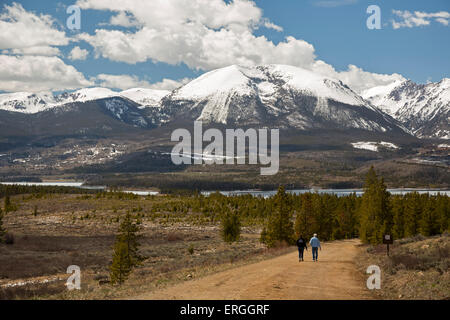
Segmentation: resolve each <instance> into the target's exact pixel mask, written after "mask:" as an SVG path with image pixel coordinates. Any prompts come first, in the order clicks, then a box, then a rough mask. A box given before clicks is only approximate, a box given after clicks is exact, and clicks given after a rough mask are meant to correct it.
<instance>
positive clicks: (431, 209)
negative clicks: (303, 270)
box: [419, 195, 440, 237]
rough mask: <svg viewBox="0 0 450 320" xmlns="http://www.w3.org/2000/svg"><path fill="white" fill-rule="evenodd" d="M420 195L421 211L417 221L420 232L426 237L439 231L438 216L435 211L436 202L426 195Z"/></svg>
mask: <svg viewBox="0 0 450 320" xmlns="http://www.w3.org/2000/svg"><path fill="white" fill-rule="evenodd" d="M425 196H426V197H422V199H423V200H422V201H423V202H425V204H424V205H423V211H422V215H421V218H420V222H419V229H420V233H421V234H422V235H424V236H426V237H428V236H432V235H435V234H438V233H439V231H440V225H439V216H438V214H437V212H436V202H435V201H434V199H433V198H430V197H429V196H428V195H425Z"/></svg>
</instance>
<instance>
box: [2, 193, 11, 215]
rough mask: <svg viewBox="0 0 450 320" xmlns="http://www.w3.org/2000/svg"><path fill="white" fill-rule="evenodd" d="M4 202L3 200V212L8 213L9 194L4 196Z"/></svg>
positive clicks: (9, 208)
mask: <svg viewBox="0 0 450 320" xmlns="http://www.w3.org/2000/svg"><path fill="white" fill-rule="evenodd" d="M4 202H5V204H4V210H5V213H8V212H9V211H11V199H10V197H9V195H6V196H5V200H4Z"/></svg>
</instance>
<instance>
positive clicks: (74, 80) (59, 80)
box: [0, 55, 93, 92]
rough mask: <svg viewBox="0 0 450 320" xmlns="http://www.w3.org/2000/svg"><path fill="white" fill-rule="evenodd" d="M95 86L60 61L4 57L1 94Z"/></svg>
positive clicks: (0, 66) (1, 60) (0, 58)
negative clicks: (3, 92)
mask: <svg viewBox="0 0 450 320" xmlns="http://www.w3.org/2000/svg"><path fill="white" fill-rule="evenodd" d="M44 70H45V72H43V71H44ZM92 84H93V83H92V82H91V81H88V80H86V79H85V77H84V76H83V74H82V73H81V72H78V71H77V70H76V69H75V68H74V67H73V66H70V65H66V64H65V63H64V62H63V61H62V60H61V59H60V58H58V57H45V56H11V55H0V90H3V91H7V92H16V91H32V92H37V91H58V90H70V89H78V88H82V87H86V86H91V85H92Z"/></svg>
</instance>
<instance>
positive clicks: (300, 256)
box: [297, 236, 308, 262]
mask: <svg viewBox="0 0 450 320" xmlns="http://www.w3.org/2000/svg"><path fill="white" fill-rule="evenodd" d="M297 247H298V262H300V261H303V251H305V249H306V250H308V247H307V245H306V241H305V239H303V236H300V237H299V238H298V240H297Z"/></svg>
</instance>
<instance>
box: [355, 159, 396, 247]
mask: <svg viewBox="0 0 450 320" xmlns="http://www.w3.org/2000/svg"><path fill="white" fill-rule="evenodd" d="M389 197H390V194H389V192H387V190H386V186H385V184H384V181H383V179H378V177H377V175H376V173H375V169H374V168H373V166H372V167H371V168H370V170H369V172H368V173H367V176H366V181H365V185H364V194H363V196H362V200H361V206H360V212H359V217H360V230H359V235H360V238H361V240H362V241H363V242H364V243H371V244H377V243H381V241H382V239H383V234H384V233H390V232H391V230H392V225H393V218H392V212H391V208H390V203H389V202H390V201H389Z"/></svg>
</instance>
